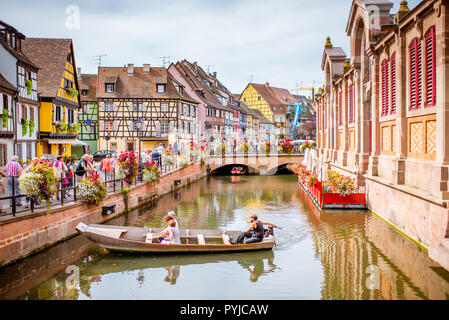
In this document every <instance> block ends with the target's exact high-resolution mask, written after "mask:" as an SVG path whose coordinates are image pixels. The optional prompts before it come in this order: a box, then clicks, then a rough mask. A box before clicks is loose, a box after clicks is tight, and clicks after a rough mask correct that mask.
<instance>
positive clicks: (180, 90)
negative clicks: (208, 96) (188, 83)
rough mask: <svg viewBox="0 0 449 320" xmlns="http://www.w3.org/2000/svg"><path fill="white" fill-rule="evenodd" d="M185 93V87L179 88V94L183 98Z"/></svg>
mask: <svg viewBox="0 0 449 320" xmlns="http://www.w3.org/2000/svg"><path fill="white" fill-rule="evenodd" d="M183 92H184V89H183V87H181V86H179V94H180V95H181V96H182V95H183Z"/></svg>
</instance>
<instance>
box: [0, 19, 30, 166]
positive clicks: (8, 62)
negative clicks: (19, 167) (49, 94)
mask: <svg viewBox="0 0 449 320" xmlns="http://www.w3.org/2000/svg"><path fill="white" fill-rule="evenodd" d="M24 39H25V36H24V35H23V34H22V33H20V32H19V31H17V30H16V29H15V28H14V27H12V26H10V25H8V24H6V23H4V22H3V21H0V44H1V45H0V74H1V76H0V77H2V78H3V79H2V80H0V82H1V83H2V85H1V87H2V90H1V95H2V97H1V101H2V102H1V103H2V107H3V109H2V112H3V113H2V117H3V118H2V126H1V127H2V128H1V131H0V132H1V134H0V135H1V137H2V139H1V140H0V165H3V164H4V162H5V159H7V158H9V157H11V156H12V155H13V154H16V155H17V156H18V157H19V159H22V160H26V159H27V158H32V157H34V156H35V154H36V139H37V124H38V117H37V115H38V83H37V71H38V67H37V66H36V64H35V63H33V62H32V61H31V60H30V59H29V58H28V56H27V55H26V54H25V51H24V48H23V42H24ZM12 88H15V90H16V91H14V92H13V91H11V89H12ZM3 119H4V120H3Z"/></svg>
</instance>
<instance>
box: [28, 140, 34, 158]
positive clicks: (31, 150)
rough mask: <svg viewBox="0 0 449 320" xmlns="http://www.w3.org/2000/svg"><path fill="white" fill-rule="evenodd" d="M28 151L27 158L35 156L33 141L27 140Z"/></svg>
mask: <svg viewBox="0 0 449 320" xmlns="http://www.w3.org/2000/svg"><path fill="white" fill-rule="evenodd" d="M26 153H27V154H26V156H27V159H31V158H33V149H32V144H31V142H27V144H26Z"/></svg>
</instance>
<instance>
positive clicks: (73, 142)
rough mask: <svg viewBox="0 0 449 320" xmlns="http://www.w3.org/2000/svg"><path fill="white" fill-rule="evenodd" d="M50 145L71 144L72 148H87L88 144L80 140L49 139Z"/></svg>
mask: <svg viewBox="0 0 449 320" xmlns="http://www.w3.org/2000/svg"><path fill="white" fill-rule="evenodd" d="M48 143H49V144H71V145H72V146H87V145H88V144H87V143H85V142H83V141H81V140H78V139H48Z"/></svg>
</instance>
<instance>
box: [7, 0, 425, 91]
mask: <svg viewBox="0 0 449 320" xmlns="http://www.w3.org/2000/svg"><path fill="white" fill-rule="evenodd" d="M2 2H3V0H2ZM398 2H399V1H395V8H394V9H393V11H397V7H398ZM418 2H419V1H418V0H414V1H410V6H411V7H413V6H414V5H416V3H418ZM70 4H75V5H78V6H79V8H80V22H81V25H80V27H81V28H80V30H67V29H66V28H65V19H66V15H65V8H66V7H67V6H68V5H70ZM350 5H351V1H350V0H320V1H317V0H315V1H312V0H296V1H295V0H283V1H276V0H265V1H256V0H239V1H236V0H234V1H218V0H212V1H211V0H209V1H206V0H183V1H181V0H178V1H174V0H171V1H156V0H152V1H137V0H127V1H105V0H104V1H95V2H93V1H87V0H83V1H81V0H80V1H45V0H41V1H35V2H29V1H24V0H19V1H14V2H8V3H7V4H6V1H5V3H4V4H2V8H3V9H4V10H2V11H3V12H2V13H3V15H4V17H2V19H3V20H5V22H7V23H10V24H12V25H14V26H15V27H17V28H18V29H19V30H20V31H22V32H23V33H24V34H25V35H27V36H30V37H70V38H72V39H73V41H74V45H75V54H76V61H77V64H78V67H82V69H83V72H90V73H95V72H96V61H95V59H94V58H93V56H94V55H97V54H107V57H105V58H104V60H103V65H108V66H121V65H124V64H126V63H134V64H135V65H141V64H142V63H151V64H153V65H161V59H159V58H158V57H161V56H170V57H171V60H172V61H176V60H180V59H183V58H187V59H189V60H191V61H198V62H199V63H200V65H202V66H205V65H214V67H212V68H211V70H213V71H217V72H218V75H219V78H220V80H221V81H222V82H223V83H224V84H225V85H227V86H228V87H229V89H230V90H232V91H234V92H241V91H242V90H243V89H244V87H245V86H246V84H247V82H248V81H249V79H250V75H254V76H255V78H254V81H256V82H264V81H269V82H270V83H271V84H272V85H274V86H279V87H285V88H293V87H295V86H296V83H300V82H303V83H304V85H305V86H310V85H311V84H312V81H313V80H316V81H317V82H318V83H320V82H321V70H320V63H321V56H322V50H323V45H324V41H325V37H326V36H327V35H329V36H331V38H332V42H333V43H334V45H335V46H342V47H343V49H344V50H345V51H346V52H348V47H349V46H348V44H349V39H348V38H347V37H346V35H345V27H346V21H347V18H348V15H349V9H350Z"/></svg>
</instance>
